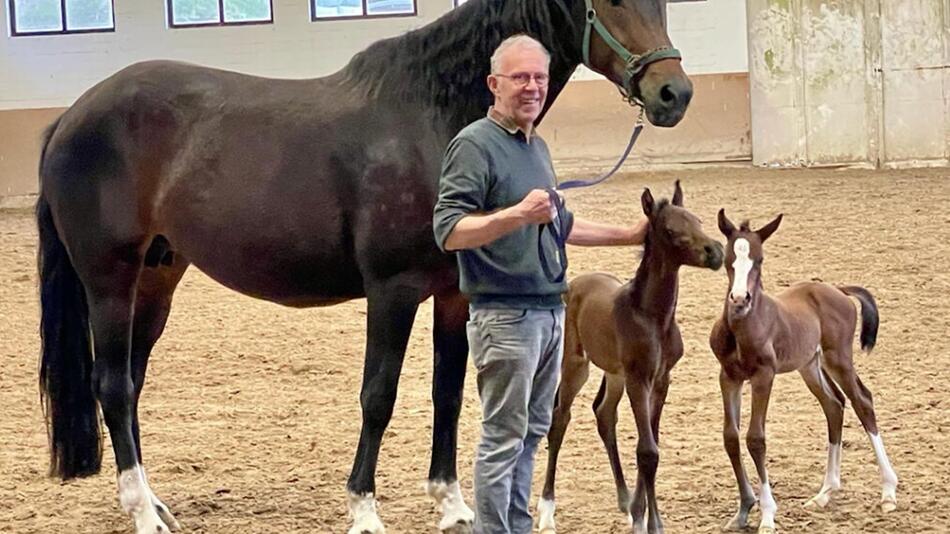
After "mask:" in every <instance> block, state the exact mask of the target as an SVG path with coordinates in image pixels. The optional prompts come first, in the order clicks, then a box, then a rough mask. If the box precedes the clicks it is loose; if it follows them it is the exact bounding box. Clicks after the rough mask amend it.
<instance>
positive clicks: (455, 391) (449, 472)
mask: <svg viewBox="0 0 950 534" xmlns="http://www.w3.org/2000/svg"><path fill="white" fill-rule="evenodd" d="M467 319H468V302H467V301H466V300H465V299H464V298H463V297H462V296H461V294H460V293H458V291H457V290H454V291H452V292H451V293H449V294H442V295H436V297H435V317H434V327H433V330H432V341H433V346H434V348H435V355H434V356H435V357H434V369H433V376H432V404H433V408H434V411H435V418H434V423H433V425H432V462H431V464H430V466H429V481H428V483H427V485H426V493H428V494H429V496H430V497H432V498H433V499H435V501H436V504H438V505H439V506H440V507H441V508H442V519H441V520H440V521H439V529H440V530H442V531H443V532H446V533H453V534H461V533H463V532H471V528H472V523H473V522H474V520H475V512H473V511H472V509H471V508H469V507H468V505H467V504H465V499H464V498H463V497H462V491H461V488H460V487H459V483H458V472H457V471H456V450H457V448H458V420H459V413H460V411H461V409H462V389H463V387H464V383H465V370H466V364H467V363H468V337H467V335H466V331H465V325H466V321H467Z"/></svg>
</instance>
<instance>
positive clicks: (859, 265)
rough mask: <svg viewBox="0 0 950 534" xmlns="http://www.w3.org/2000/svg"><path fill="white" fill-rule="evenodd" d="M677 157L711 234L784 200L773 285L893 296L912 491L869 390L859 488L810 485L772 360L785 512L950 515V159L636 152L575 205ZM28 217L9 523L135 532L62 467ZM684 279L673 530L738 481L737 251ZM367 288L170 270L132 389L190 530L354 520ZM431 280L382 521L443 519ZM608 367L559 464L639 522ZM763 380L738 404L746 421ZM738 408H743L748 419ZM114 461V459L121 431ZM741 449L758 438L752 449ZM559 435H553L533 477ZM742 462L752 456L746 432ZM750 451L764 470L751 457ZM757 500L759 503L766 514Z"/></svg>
mask: <svg viewBox="0 0 950 534" xmlns="http://www.w3.org/2000/svg"><path fill="white" fill-rule="evenodd" d="M678 177H681V178H683V180H684V182H683V184H684V189H685V191H686V205H687V207H689V208H691V209H692V210H694V211H695V212H696V213H697V214H698V215H699V216H700V217H702V218H703V220H704V221H705V224H706V229H707V231H708V232H709V233H710V234H711V235H712V234H713V233H715V235H718V231H717V230H716V223H715V213H716V211H717V210H718V209H719V207H721V206H725V207H726V208H727V210H728V213H729V214H730V216H731V218H732V219H733V220H734V221H737V222H738V221H739V220H740V219H742V218H746V217H749V218H751V219H752V221H753V225H754V226H757V225H762V224H764V223H765V222H767V221H768V220H769V219H771V217H772V216H774V215H775V214H776V213H778V212H784V213H785V215H786V217H785V222H784V223H783V225H782V227H781V228H780V229H779V231H778V233H777V234H775V236H774V237H773V238H772V239H771V240H770V241H769V243H768V245H767V247H766V255H767V258H768V259H767V261H766V263H765V284H766V289H767V290H769V291H774V290H777V289H779V288H781V287H783V286H786V285H788V284H790V283H792V282H794V281H799V280H808V279H821V280H824V281H828V282H833V283H849V284H858V285H863V286H865V287H867V288H869V289H870V290H871V291H872V292H873V293H874V295H875V296H876V297H877V300H878V302H879V305H880V311H881V318H882V322H881V331H880V335H879V337H878V346H877V349H876V350H875V352H874V353H873V354H872V355H870V356H868V355H864V354H857V355H856V365H857V368H858V371H859V373H860V375H861V377H862V379H863V381H864V382H865V384H866V385H867V386H868V387H869V388H870V389H871V391H872V392H873V393H874V401H875V408H876V410H877V415H878V422H879V425H880V427H881V430H882V435H883V438H884V440H885V444H886V445H887V448H888V452H889V453H890V456H891V460H892V462H893V464H894V467H895V469H896V471H897V473H898V475H899V476H900V480H901V484H900V487H899V490H898V499H899V509H898V511H896V512H894V513H892V514H890V515H886V516H885V515H882V514H881V512H880V511H879V508H878V499H879V496H880V482H879V477H878V472H877V468H876V465H875V463H874V455H873V452H872V449H871V447H870V444H869V443H868V440H867V438H866V436H865V434H864V432H863V431H862V429H861V426H860V423H859V422H858V420H857V417H856V416H855V415H854V412H853V411H851V410H850V407H849V409H848V412H847V414H846V418H845V426H846V428H845V434H844V460H843V467H842V478H843V482H844V490H843V491H842V492H841V493H840V494H839V495H838V497H837V498H836V501H834V504H833V505H832V506H831V507H830V508H829V509H826V510H823V511H820V512H809V511H806V510H804V509H803V508H802V506H801V505H802V504H803V503H804V502H805V501H806V500H807V499H808V498H809V497H811V496H812V495H813V494H814V493H815V492H816V491H817V490H818V488H819V486H820V485H821V480H822V476H823V472H824V464H825V458H826V453H825V446H826V442H827V437H826V431H825V428H826V427H825V422H824V418H823V416H822V414H821V411H820V409H819V406H818V403H817V401H815V399H814V398H813V397H811V395H810V394H809V393H808V391H807V390H806V388H805V386H804V384H803V383H802V381H801V379H800V378H799V377H798V375H797V374H791V375H783V376H781V377H780V378H779V379H778V380H777V385H776V388H775V392H774V393H773V396H772V405H771V409H770V411H769V425H768V437H769V441H768V445H769V469H770V474H771V477H772V480H773V484H774V493H775V497H776V500H777V502H778V505H779V513H778V516H777V521H778V526H779V528H780V530H781V531H782V532H789V533H792V532H809V533H811V532H842V533H851V532H882V533H883V532H889V533H894V532H899V533H917V532H948V531H950V526H948V525H950V494H948V492H947V488H948V483H950V466H948V458H947V457H948V451H950V439H948V435H950V417H948V415H947V414H948V409H950V394H948V393H947V384H948V383H950V370H948V369H950V341H948V339H947V331H948V319H950V300H948V297H950V274H948V265H950V178H948V171H947V170H946V169H938V170H913V171H886V172H873V171H856V170H848V171H835V170H821V171H818V170H805V171H803V170H795V171H764V170H756V169H748V168H720V169H713V170H701V171H688V172H679V173H640V174H634V175H628V176H625V177H623V178H619V179H615V180H613V181H611V182H608V183H607V184H605V185H603V186H601V187H598V188H595V189H593V190H588V191H580V192H572V193H570V194H569V196H568V202H569V205H570V206H571V207H572V208H573V209H574V210H575V212H576V213H577V214H578V215H579V216H582V217H587V218H590V219H594V220H602V221H610V222H615V223H624V222H629V221H632V220H634V219H636V218H639V217H640V216H641V211H640V201H639V197H640V192H641V191H642V188H643V187H644V186H649V187H651V188H653V191H654V195H656V196H658V197H659V196H669V195H670V194H671V193H672V183H673V180H674V179H675V178H678ZM35 242H36V232H35V229H34V223H33V220H32V216H31V213H30V211H28V210H5V211H0V251H2V253H0V280H2V285H0V406H3V412H2V415H0V436H2V437H3V439H2V441H3V443H4V445H3V447H2V448H0V503H3V504H2V506H0V532H12V533H17V534H27V533H59V532H70V533H77V534H78V533H97V534H99V533H117V532H130V531H131V527H130V522H129V520H128V519H127V518H126V517H124V515H123V514H122V512H121V511H120V510H119V507H118V500H117V497H116V490H115V478H114V475H113V471H112V468H111V467H109V468H108V469H106V470H105V471H104V474H102V475H100V476H98V477H93V478H90V479H85V480H81V481H75V482H70V483H68V484H60V483H58V482H56V481H53V480H51V479H48V478H46V476H45V473H46V462H47V452H46V433H45V430H44V427H43V423H42V415H41V412H40V408H39V403H38V392H37V385H36V382H37V378H36V373H37V353H38V337H37V322H38V321H37V317H38V307H37V297H36V275H35V260H34V255H35ZM570 255H571V259H572V263H571V272H572V274H575V275H576V274H579V273H584V272H589V271H594V270H600V271H608V272H611V273H615V274H617V275H619V276H622V277H625V278H626V277H629V276H631V275H632V273H633V272H634V270H635V268H636V263H637V261H638V255H637V252H636V251H635V250H633V249H626V248H614V249H599V250H591V249H587V250H584V249H576V248H575V249H572V250H571V251H570ZM681 284H682V286H681V291H680V302H679V312H678V316H679V320H680V327H681V329H682V331H683V335H684V338H685V343H686V356H685V357H684V358H683V360H682V361H681V362H680V364H679V366H678V367H677V368H676V369H675V370H674V373H673V385H672V386H671V391H670V395H669V401H668V404H667V408H666V410H665V412H664V418H663V421H662V425H661V429H662V430H661V431H662V438H663V439H662V446H661V461H660V470H659V481H658V492H659V493H658V495H659V499H660V505H661V511H662V512H663V514H664V519H665V523H666V531H667V532H668V533H670V534H677V533H683V532H718V531H719V526H720V525H721V524H722V523H723V522H725V521H726V520H727V519H728V518H729V517H731V514H732V513H733V511H734V506H735V502H736V498H737V494H736V490H735V483H734V480H733V476H732V472H731V469H730V467H729V462H728V459H727V457H726V454H725V452H724V451H723V449H722V445H721V427H722V416H721V409H722V408H721V401H720V397H719V388H718V381H717V376H718V365H717V363H716V360H715V358H714V357H713V355H712V353H711V352H710V350H709V348H708V346H707V344H706V339H707V336H708V333H709V329H710V327H711V326H712V323H713V321H714V319H715V318H716V317H717V316H718V314H719V312H720V309H721V299H722V297H723V294H724V292H725V290H726V284H727V282H726V276H725V273H724V271H720V272H716V273H713V272H708V271H698V270H684V271H682V276H681ZM364 309H365V303H364V302H353V303H348V304H344V305H340V306H336V307H332V308H325V309H310V310H292V309H285V308H281V307H279V306H276V305H273V304H269V303H266V302H262V301H258V300H253V299H251V298H249V297H244V296H241V295H239V294H237V293H233V292H231V291H229V290H227V289H225V288H224V287H222V286H220V285H218V284H217V283H215V282H213V281H212V280H210V279H209V278H207V277H206V276H204V275H203V274H201V273H200V272H198V271H197V270H195V269H192V270H190V271H189V272H188V273H187V274H186V276H185V279H184V281H183V282H182V284H181V285H180V286H179V290H178V292H177V294H176V303H175V306H174V308H173V311H172V315H171V319H170V321H169V324H168V327H167V329H166V331H165V335H164V337H163V338H162V339H161V341H160V342H159V343H158V346H157V347H156V349H155V351H154V352H153V355H152V358H151V362H150V369H149V375H148V383H147V385H146V389H145V394H144V397H143V400H142V406H141V408H140V413H141V417H142V420H143V437H142V439H143V443H144V448H145V458H146V467H147V468H148V470H149V475H150V480H151V482H152V486H153V489H155V491H156V493H157V494H158V495H159V496H160V497H161V498H162V499H163V500H164V501H165V502H166V503H167V504H168V505H169V506H170V507H171V508H172V510H173V512H174V513H175V514H176V516H177V517H178V519H179V521H180V522H181V524H182V525H183V526H184V527H185V531H186V532H190V533H224V532H228V533H261V532H269V533H291V532H294V533H303V532H307V533H314V532H319V533H324V532H335V533H339V532H344V531H345V530H346V528H347V527H348V525H349V523H348V519H347V511H346V501H345V494H344V484H345V481H346V477H347V475H348V474H349V469H350V465H351V462H352V460H353V451H354V449H355V445H356V440H357V438H358V434H359V426H360V414H359V397H358V393H359V391H358V388H359V384H360V374H361V369H362V353H363V343H364V341H363V330H364V319H365V313H364ZM430 323H431V303H426V305H424V306H423V308H422V311H421V312H420V315H419V320H418V322H417V326H416V329H415V331H414V334H413V337H412V340H411V343H410V346H409V353H408V355H407V358H406V364H405V369H404V372H403V376H402V382H401V388H400V395H399V400H398V404H397V406H396V413H395V416H394V418H393V421H392V424H391V425H390V427H389V430H388V431H387V432H386V437H385V440H384V442H383V449H382V453H381V457H380V466H379V473H378V477H377V483H378V487H379V498H380V500H381V515H382V518H383V520H384V522H385V523H386V525H387V527H388V528H389V532H391V533H394V534H398V533H422V532H434V531H435V525H436V523H437V522H438V519H439V515H438V513H437V511H436V510H435V507H434V506H433V505H432V503H431V502H430V501H429V500H428V499H427V498H426V497H425V496H424V494H423V491H422V485H423V484H422V483H423V481H424V479H425V474H426V472H427V469H428V457H429V451H428V447H429V440H430V438H429V432H430V427H431V408H430V403H429V400H428V397H429V388H430V382H431V380H430V369H431V366H432V361H431V360H432V357H431V342H430V340H429V338H430V333H431V327H430ZM591 374H592V378H591V380H590V381H589V383H588V385H587V386H586V387H585V389H584V391H583V392H582V393H581V395H580V397H579V398H578V401H577V403H576V404H575V406H574V421H573V423H572V426H571V428H570V430H569V433H568V437H567V440H566V442H565V446H564V449H563V450H562V454H561V464H560V473H559V477H558V480H559V485H558V492H559V493H558V497H559V498H558V515H557V518H558V522H559V526H560V527H561V530H562V531H563V532H576V533H606V532H626V531H627V530H626V520H625V518H624V517H623V516H621V515H620V514H619V513H618V512H617V511H616V510H615V504H614V503H615V497H614V495H613V483H612V480H611V476H610V470H609V468H608V465H607V459H606V455H605V454H604V453H603V449H602V446H601V444H600V440H599V438H598V437H597V433H596V430H595V425H594V417H593V414H592V413H591V410H590V405H591V402H592V400H593V397H594V394H595V393H596V389H597V385H598V383H599V381H600V374H599V372H596V371H595V372H592V373H591ZM748 405H749V402H748V391H746V398H745V402H744V404H743V408H744V412H745V414H746V416H745V418H744V423H745V422H747V409H748ZM621 410H622V412H621V418H620V419H621V423H620V425H621V429H620V435H621V442H620V446H621V454H622V455H623V457H624V460H625V464H626V465H627V475H628V477H629V479H633V477H634V476H635V469H634V467H633V462H634V447H635V442H636V440H635V433H634V430H633V418H632V416H631V414H630V412H629V405H628V404H627V403H626V402H623V403H622V404H621ZM478 422H479V412H478V403H477V396H476V394H475V390H474V381H473V380H471V379H470V380H468V382H467V384H466V400H465V406H464V409H463V413H462V419H461V424H460V432H461V435H460V451H459V462H460V465H459V471H460V473H461V474H462V476H463V480H462V485H463V490H464V492H465V494H466V497H467V498H468V499H469V500H470V498H471V463H472V456H473V450H474V446H475V442H476V439H477V437H478ZM745 427H746V425H745V424H744V425H743V429H744V428H745ZM107 449H108V450H107V452H106V458H105V460H104V465H108V466H111V465H112V451H111V448H107ZM744 454H745V453H744ZM545 455H546V451H545V450H544V448H543V447H542V450H541V451H540V452H539V456H538V462H537V469H536V485H535V490H536V493H537V491H538V490H540V484H541V477H542V476H543V469H542V467H543V464H544V461H545ZM745 458H746V465H747V466H748V467H749V468H750V469H751V468H752V462H751V459H749V458H748V455H746V456H745ZM753 472H754V471H753ZM757 518H758V514H757V513H755V514H754V519H755V520H757Z"/></svg>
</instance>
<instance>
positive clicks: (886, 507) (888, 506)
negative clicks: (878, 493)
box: [881, 498, 897, 514]
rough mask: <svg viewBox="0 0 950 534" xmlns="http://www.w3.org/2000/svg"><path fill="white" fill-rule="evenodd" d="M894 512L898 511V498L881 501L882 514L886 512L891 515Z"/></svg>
mask: <svg viewBox="0 0 950 534" xmlns="http://www.w3.org/2000/svg"><path fill="white" fill-rule="evenodd" d="M894 510H897V499H896V498H894V499H885V500H883V501H881V511H882V512H884V513H885V514H889V513H891V512H893V511H894Z"/></svg>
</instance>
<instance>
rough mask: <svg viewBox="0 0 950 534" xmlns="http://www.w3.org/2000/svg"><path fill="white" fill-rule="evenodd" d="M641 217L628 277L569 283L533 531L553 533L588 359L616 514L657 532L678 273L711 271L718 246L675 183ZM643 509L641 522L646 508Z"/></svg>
mask: <svg viewBox="0 0 950 534" xmlns="http://www.w3.org/2000/svg"><path fill="white" fill-rule="evenodd" d="M641 203H642V205H643V212H644V213H645V214H646V216H647V218H648V219H649V229H648V230H647V237H646V243H645V246H644V251H643V258H642V259H641V260H640V267H639V268H638V269H637V273H636V276H635V277H634V278H633V279H632V280H630V281H629V282H627V283H626V284H621V282H620V281H619V280H617V279H616V278H614V277H613V276H610V275H607V274H603V273H592V274H585V275H582V276H579V277H577V278H575V279H574V280H572V281H571V283H570V289H569V291H568V296H567V317H566V321H565V327H564V336H565V337H564V360H563V362H562V364H561V384H560V386H559V387H558V392H557V400H556V407H555V409H554V417H553V420H552V422H551V430H550V431H549V432H548V467H547V474H546V476H545V480H544V490H543V492H542V494H541V501H540V502H539V503H538V509H539V516H540V517H539V530H540V531H541V534H554V532H555V525H554V505H555V503H554V501H555V499H554V479H555V473H556V470H557V457H558V453H559V452H560V449H561V443H562V442H563V441H564V434H565V432H566V430H567V425H568V423H569V422H570V420H571V404H572V403H573V402H574V398H575V397H576V396H577V394H578V392H580V390H581V387H583V386H584V384H585V383H586V382H587V375H588V371H589V368H590V363H591V362H593V363H594V365H596V366H597V367H599V368H601V369H603V370H604V378H603V380H602V381H601V383H600V391H599V392H598V393H597V398H596V399H595V400H594V413H595V414H596V416H597V431H598V433H599V434H600V437H601V439H602V440H603V441H604V447H605V448H606V449H607V456H608V458H609V459H610V468H611V469H612V470H613V475H614V482H615V483H616V485H617V501H618V505H619V506H620V511H622V512H624V513H629V514H631V517H632V519H633V529H634V532H651V533H654V532H662V531H663V526H662V522H661V520H660V514H659V510H658V508H657V504H656V495H655V492H654V484H655V480H656V469H657V465H658V463H659V451H658V448H657V447H658V445H657V444H658V443H659V435H660V434H659V431H660V414H661V413H662V410H663V404H664V403H665V402H666V393H667V390H668V388H669V385H670V371H671V370H672V369H673V366H674V365H676V362H677V361H679V359H680V358H681V357H682V356H683V339H682V336H681V335H680V331H679V327H678V326H677V324H676V302H677V298H678V295H679V269H680V267H681V266H683V265H688V266H693V267H704V268H708V269H713V270H716V269H718V268H719V267H720V266H721V265H722V257H723V252H722V245H721V244H719V243H718V242H717V241H715V240H713V239H712V238H710V237H709V236H707V235H706V234H705V233H704V232H703V228H702V223H701V222H700V220H699V219H698V218H697V217H696V216H695V215H693V214H692V213H690V212H689V211H687V210H686V209H685V208H683V191H682V189H680V184H679V181H677V182H676V190H675V193H674V194H673V202H672V203H670V202H669V201H667V200H666V199H663V200H660V201H659V202H654V200H653V195H652V194H651V193H650V190H649V189H647V190H645V191H644V192H643V196H642V198H641ZM624 387H626V391H627V396H628V397H629V398H630V405H631V407H632V408H633V415H634V417H635V418H636V422H637V434H638V441H637V486H636V490H635V492H634V495H633V500H631V499H630V495H629V492H628V490H627V483H626V481H625V480H624V477H623V469H622V468H621V464H620V456H619V454H618V452H617V434H616V430H617V429H616V427H617V405H618V403H619V402H620V399H621V398H622V397H623V392H624ZM647 509H649V514H648V515H649V522H648V524H646V525H645V524H644V513H645V512H646V510H647Z"/></svg>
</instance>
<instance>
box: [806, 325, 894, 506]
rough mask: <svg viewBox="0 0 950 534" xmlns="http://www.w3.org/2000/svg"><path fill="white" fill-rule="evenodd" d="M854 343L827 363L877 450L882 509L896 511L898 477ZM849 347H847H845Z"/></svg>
mask: <svg viewBox="0 0 950 534" xmlns="http://www.w3.org/2000/svg"><path fill="white" fill-rule="evenodd" d="M850 344H851V340H850V339H848V343H847V345H845V344H843V343H842V345H840V346H841V347H842V348H841V349H839V350H836V351H828V352H826V353H825V358H824V361H825V363H826V367H827V369H828V372H829V373H830V374H831V376H832V377H833V378H834V379H835V381H836V382H837V383H838V385H839V386H841V389H842V390H843V391H844V394H845V395H847V396H848V398H849V399H851V405H852V406H853V407H854V412H855V413H856V414H857V415H858V419H860V420H861V425H862V426H864V430H865V432H867V434H868V438H870V440H871V446H872V447H874V456H875V458H876V459H877V465H878V469H880V472H881V510H882V511H884V512H892V511H894V510H895V509H897V483H898V481H897V474H896V473H894V469H893V468H892V467H891V461H890V460H889V459H888V457H887V452H886V451H885V450H884V441H883V440H882V439H881V435H880V432H879V431H878V428H877V418H876V417H875V415H874V401H873V399H872V396H871V392H870V391H869V390H868V388H866V387H865V386H864V384H863V383H862V382H861V379H860V378H858V373H857V372H856V371H855V370H854V362H853V361H852V359H851V345H850ZM845 347H846V348H845Z"/></svg>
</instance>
